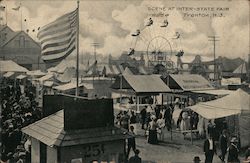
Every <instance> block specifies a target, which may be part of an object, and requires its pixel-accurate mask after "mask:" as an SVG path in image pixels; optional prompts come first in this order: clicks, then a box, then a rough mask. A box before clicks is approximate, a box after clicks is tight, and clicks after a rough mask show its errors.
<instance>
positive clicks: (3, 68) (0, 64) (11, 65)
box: [0, 60, 28, 72]
mask: <svg viewBox="0 0 250 163" xmlns="http://www.w3.org/2000/svg"><path fill="white" fill-rule="evenodd" d="M8 71H11V72H28V70H27V69H26V68H24V67H22V66H20V65H18V64H16V63H15V62H13V61H11V60H4V61H0V72H8Z"/></svg>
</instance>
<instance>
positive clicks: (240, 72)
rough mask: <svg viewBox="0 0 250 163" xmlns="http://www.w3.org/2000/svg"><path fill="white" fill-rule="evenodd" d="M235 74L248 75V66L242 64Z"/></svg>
mask: <svg viewBox="0 0 250 163" xmlns="http://www.w3.org/2000/svg"><path fill="white" fill-rule="evenodd" d="M233 73H234V74H246V73H247V65H246V63H245V62H244V63H243V64H241V65H240V66H239V67H237V68H236V69H235V70H234V71H233Z"/></svg>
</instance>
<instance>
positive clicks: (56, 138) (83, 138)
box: [22, 110, 133, 146]
mask: <svg viewBox="0 0 250 163" xmlns="http://www.w3.org/2000/svg"><path fill="white" fill-rule="evenodd" d="M22 132H23V133H25V134H27V135H29V136H31V137H33V138H35V139H37V140H39V141H41V142H43V143H44V144H46V145H48V146H73V145H81V144H89V143H96V142H103V141H113V140H121V139H127V138H129V137H131V136H133V135H131V134H130V133H127V132H125V131H124V130H123V129H120V128H118V127H115V126H111V127H103V128H93V129H78V130H66V131H65V130H64V111H63V110H60V111H58V112H56V113H55V114H52V115H50V116H48V117H46V118H43V119H41V120H39V121H37V122H35V123H33V124H31V125H29V126H27V127H25V128H23V129H22Z"/></svg>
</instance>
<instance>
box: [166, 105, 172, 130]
mask: <svg viewBox="0 0 250 163" xmlns="http://www.w3.org/2000/svg"><path fill="white" fill-rule="evenodd" d="M164 119H165V124H166V126H167V129H168V131H170V129H171V127H172V126H171V121H172V117H171V107H170V106H169V107H168V108H166V110H165V112H164Z"/></svg>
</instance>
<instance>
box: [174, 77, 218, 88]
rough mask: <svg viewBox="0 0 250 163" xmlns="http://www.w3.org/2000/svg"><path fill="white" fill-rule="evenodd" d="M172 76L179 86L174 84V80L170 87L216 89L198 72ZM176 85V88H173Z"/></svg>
mask: <svg viewBox="0 0 250 163" xmlns="http://www.w3.org/2000/svg"><path fill="white" fill-rule="evenodd" d="M170 78H171V79H172V80H173V81H174V82H175V83H176V84H177V85H178V87H176V86H174V85H172V84H175V83H174V82H170V85H169V87H170V88H171V89H176V88H177V89H182V90H183V91H196V90H208V89H214V88H213V87H212V85H211V84H210V83H209V81H208V80H206V79H205V78H204V77H202V76H201V75H196V74H171V75H170ZM173 87H174V88H173Z"/></svg>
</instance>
